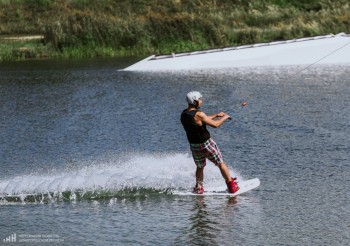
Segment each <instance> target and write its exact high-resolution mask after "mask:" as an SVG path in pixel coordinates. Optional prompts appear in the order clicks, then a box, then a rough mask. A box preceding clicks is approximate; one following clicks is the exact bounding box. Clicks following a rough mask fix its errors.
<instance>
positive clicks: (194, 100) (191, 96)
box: [186, 91, 202, 106]
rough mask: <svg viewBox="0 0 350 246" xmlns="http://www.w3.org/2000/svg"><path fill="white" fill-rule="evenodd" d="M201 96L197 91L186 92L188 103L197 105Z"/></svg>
mask: <svg viewBox="0 0 350 246" xmlns="http://www.w3.org/2000/svg"><path fill="white" fill-rule="evenodd" d="M199 98H202V94H201V93H200V92H198V91H191V92H189V93H187V96H186V100H187V102H188V104H192V105H195V106H198V100H199Z"/></svg>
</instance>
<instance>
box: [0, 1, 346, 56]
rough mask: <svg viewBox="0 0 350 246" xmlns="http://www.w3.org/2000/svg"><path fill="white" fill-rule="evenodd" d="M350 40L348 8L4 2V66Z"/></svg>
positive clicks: (0, 23) (0, 9)
mask: <svg viewBox="0 0 350 246" xmlns="http://www.w3.org/2000/svg"><path fill="white" fill-rule="evenodd" d="M339 32H348V33H349V32H350V6H349V3H348V1H347V0H338V1H331V0H318V1H316V0H309V1H305V0H289V1H287V0H262V1H254V0H231V1H228V0H221V1H218V0H216V1H215V0H167V1H164V0H119V1H115V0H104V1H93V0H69V1H68V0H0V34H1V35H18V34H21V35H22V34H28V35H29V34H40V35H43V36H44V39H43V40H36V41H20V42H19V41H15V42H4V41H1V39H0V61H1V60H16V59H26V58H40V57H64V58H70V57H74V58H77V57H79V58H84V57H96V56H134V55H149V54H160V53H171V52H181V51H188V50H198V49H208V48H214V47H222V46H232V45H241V44H249V43H258V42H269V41H275V40H286V39H291V38H300V37H306V36H315V35H324V34H329V33H339Z"/></svg>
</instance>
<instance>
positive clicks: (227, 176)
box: [219, 162, 231, 183]
mask: <svg viewBox="0 0 350 246" xmlns="http://www.w3.org/2000/svg"><path fill="white" fill-rule="evenodd" d="M219 169H220V172H221V175H222V177H223V178H224V179H225V181H226V183H228V182H230V181H231V175H230V171H229V170H228V168H227V166H226V164H225V162H223V163H221V165H220V166H219Z"/></svg>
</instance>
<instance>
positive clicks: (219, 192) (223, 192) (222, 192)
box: [173, 178, 260, 197]
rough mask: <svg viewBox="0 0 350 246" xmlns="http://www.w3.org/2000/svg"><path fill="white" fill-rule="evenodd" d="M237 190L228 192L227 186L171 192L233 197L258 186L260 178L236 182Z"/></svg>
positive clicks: (185, 194)
mask: <svg viewBox="0 0 350 246" xmlns="http://www.w3.org/2000/svg"><path fill="white" fill-rule="evenodd" d="M238 186H239V190H238V191H237V192H235V193H228V192H227V187H226V186H222V187H217V188H212V189H207V190H205V191H204V193H203V194H196V193H193V192H192V191H174V192H173V194H175V195H180V196H229V197H235V196H238V195H241V194H243V193H245V192H248V191H250V190H252V189H255V188H257V187H259V186H260V180H259V179H258V178H255V179H249V180H245V181H241V182H238Z"/></svg>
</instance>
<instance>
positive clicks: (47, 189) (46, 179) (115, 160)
mask: <svg viewBox="0 0 350 246" xmlns="http://www.w3.org/2000/svg"><path fill="white" fill-rule="evenodd" d="M129 156H131V157H130V158H128V159H125V158H124V157H118V156H115V157H111V158H108V160H101V161H85V162H82V163H81V164H80V165H79V168H73V169H71V170H53V171H52V172H51V173H50V174H37V173H35V174H28V175H19V176H16V177H13V178H11V179H5V180H0V197H4V196H18V197H21V196H26V195H28V194H30V195H42V194H48V195H49V196H51V195H52V194H53V195H57V194H61V193H62V192H73V193H72V194H71V195H70V196H71V197H70V199H71V200H75V197H74V196H75V194H74V192H79V193H80V194H84V193H85V192H100V191H102V192H118V191H123V190H128V189H151V190H156V191H159V192H165V191H167V190H188V189H191V188H192V187H193V186H194V184H195V175H194V173H195V169H196V167H195V164H194V162H193V159H192V157H191V156H190V155H188V154H183V153H173V154H130V153H129ZM231 175H232V176H233V175H234V176H238V179H241V178H240V176H239V175H237V173H234V172H233V171H232V170H231ZM223 185H224V180H223V178H222V176H221V174H220V171H219V169H218V168H217V167H216V166H215V165H214V164H212V163H211V162H209V161H208V163H207V166H206V168H205V187H207V188H213V187H220V186H223Z"/></svg>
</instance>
